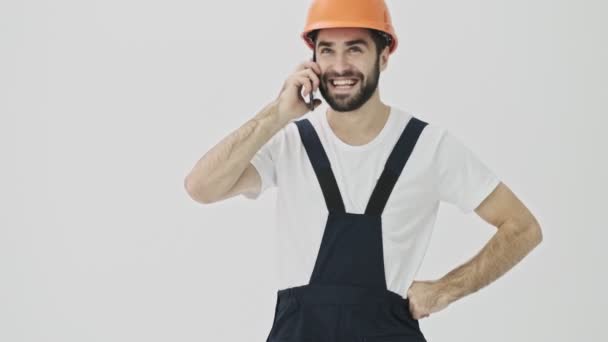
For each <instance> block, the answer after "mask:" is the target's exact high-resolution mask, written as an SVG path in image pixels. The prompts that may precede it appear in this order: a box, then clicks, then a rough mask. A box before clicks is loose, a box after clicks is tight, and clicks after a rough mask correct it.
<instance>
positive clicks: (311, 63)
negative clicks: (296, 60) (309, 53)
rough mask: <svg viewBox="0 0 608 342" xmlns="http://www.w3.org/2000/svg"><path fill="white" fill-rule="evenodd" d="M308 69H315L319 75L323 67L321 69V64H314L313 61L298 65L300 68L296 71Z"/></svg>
mask: <svg viewBox="0 0 608 342" xmlns="http://www.w3.org/2000/svg"><path fill="white" fill-rule="evenodd" d="M306 68H311V69H313V71H314V72H315V73H317V74H320V73H321V67H319V64H317V63H316V62H313V61H305V62H302V63H300V64H299V65H298V67H297V68H296V71H301V70H304V69H306Z"/></svg>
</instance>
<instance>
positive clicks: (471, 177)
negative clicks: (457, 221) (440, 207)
mask: <svg viewBox="0 0 608 342" xmlns="http://www.w3.org/2000/svg"><path fill="white" fill-rule="evenodd" d="M434 163H435V170H436V177H437V182H436V185H437V191H438V196H439V199H440V200H441V201H445V202H448V203H452V204H454V205H455V206H457V207H458V208H459V209H460V211H461V212H462V213H464V214H468V213H471V212H472V211H473V210H474V209H475V208H477V206H478V205H479V204H481V202H483V200H484V199H485V198H486V197H487V196H488V195H489V194H490V193H491V192H492V191H493V190H494V189H495V188H496V186H497V185H498V184H499V183H500V179H499V178H498V176H497V175H496V174H495V173H494V172H493V171H492V169H490V168H489V167H488V166H487V165H486V164H485V163H484V162H483V161H481V160H480V159H479V158H478V157H477V155H476V154H475V153H474V152H473V151H472V150H471V149H470V148H468V147H467V146H466V145H465V144H464V143H463V142H462V141H461V140H460V139H459V138H457V137H455V136H454V135H453V134H452V133H451V132H450V131H449V130H445V129H444V130H443V132H442V135H441V137H440V140H439V144H438V147H437V153H436V155H435V160H434Z"/></svg>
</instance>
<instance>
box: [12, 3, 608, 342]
mask: <svg viewBox="0 0 608 342" xmlns="http://www.w3.org/2000/svg"><path fill="white" fill-rule="evenodd" d="M387 3H388V5H389V7H390V9H391V14H392V16H393V20H394V24H395V27H396V30H397V33H398V36H399V39H400V45H399V48H398V50H397V51H396V53H395V54H393V55H391V59H390V61H389V67H388V69H387V70H386V71H385V72H384V73H383V74H382V76H381V84H380V86H381V90H382V98H383V100H384V101H385V102H387V103H389V104H392V105H396V106H398V107H401V108H404V109H406V110H410V111H412V112H414V113H417V114H418V115H419V116H420V117H421V118H423V119H425V120H428V121H433V122H436V123H440V124H442V125H444V126H445V127H448V128H450V129H451V130H452V131H453V132H454V133H456V134H457V135H458V136H459V137H461V138H462V139H463V140H464V142H466V143H467V144H468V145H469V146H470V147H471V148H472V149H473V150H474V151H475V152H476V153H477V154H478V155H479V156H480V157H481V158H482V159H483V160H484V161H485V162H486V163H487V164H488V165H489V166H490V167H492V168H493V169H494V170H495V172H496V173H497V174H498V175H499V176H500V177H501V178H502V180H503V181H504V182H505V183H506V184H507V185H508V186H510V187H511V188H512V190H513V191H514V192H515V193H516V194H517V195H518V196H519V197H520V198H521V199H522V200H523V201H524V203H525V204H526V205H528V207H529V208H530V209H531V210H532V212H533V213H534V214H535V215H536V217H537V218H538V220H539V221H540V223H541V225H542V227H543V232H544V241H543V242H542V244H541V245H539V247H538V248H537V249H535V250H534V251H533V252H532V253H531V254H530V255H529V256H528V257H527V258H526V259H524V261H522V263H520V264H518V265H516V266H515V268H514V269H512V270H511V271H510V272H509V273H507V274H506V275H505V276H503V277H502V278H499V279H498V280H497V281H496V282H494V283H492V284H491V285H490V286H488V287H486V288H484V289H482V290H480V291H479V292H477V293H475V294H473V295H471V296H468V297H465V298H463V299H461V300H460V301H458V302H455V303H453V304H452V305H450V306H449V307H448V308H446V309H445V310H443V311H440V312H438V313H435V314H433V315H431V316H430V317H427V318H424V319H422V320H421V321H420V324H421V328H422V330H423V332H424V333H425V335H426V336H427V338H428V340H429V341H431V342H432V341H495V342H499V341H552V342H557V341H606V340H608V333H607V332H606V330H605V317H606V313H605V310H606V307H608V300H607V295H606V288H607V287H608V281H607V277H606V260H607V257H608V255H607V254H608V253H607V252H606V251H605V250H602V247H604V246H605V245H606V241H607V240H608V233H607V228H608V227H606V223H605V222H606V219H605V214H606V212H605V210H606V202H607V200H606V195H605V194H606V190H607V188H608V187H607V185H608V182H607V181H606V178H605V177H606V174H608V161H607V157H606V156H607V155H608V152H607V146H608V138H606V134H605V132H606V126H607V125H608V120H607V119H606V116H607V115H608V103H607V98H608V66H607V63H606V61H607V60H608V37H607V33H608V23H607V22H606V20H605V17H606V13H608V5H607V4H606V2H604V1H600V0H597V1H592V0H586V1H574V0H571V1H564V0H562V1H559V0H557V1H556V0H553V1H549V0H537V1H523V0H511V1H480V0H477V1H473V0H464V1H457V2H456V1H431V2H429V1H398V0H393V1H387ZM307 6H308V2H307V1H281V0H273V1H238V2H237V1H223V2H204V1H187V0H174V1H166V0H165V1H159V0H154V1H150V0H148V1H142V0H139V1H138V0H121V1H117V0H105V1H100V0H93V1H75V0H72V1H69V0H57V1H34V0H21V1H16V0H12V1H11V0H3V1H2V2H0V156H1V160H0V340H1V341H11V342H17V341H45V342H51V341H113V342H117V341H147V342H152V341H184V342H185V341H238V340H248V341H264V340H265V338H266V336H267V334H268V331H269V329H270V326H271V324H272V318H273V310H274V305H275V302H274V300H275V296H276V293H275V288H274V281H275V278H274V277H275V275H274V273H273V272H274V268H273V262H274V257H275V255H274V249H273V248H274V245H273V243H274V234H273V227H272V222H273V209H274V199H275V192H274V190H270V191H269V192H268V193H265V194H264V195H262V196H261V197H260V198H259V199H258V200H257V201H251V200H248V199H245V198H244V197H239V198H233V199H230V200H227V201H224V202H220V203H215V204H211V205H201V204H198V203H196V202H194V201H192V200H191V199H190V198H189V197H188V196H187V194H186V192H185V190H184V188H183V178H184V176H185V175H186V174H187V172H189V171H190V169H191V167H192V166H193V165H194V163H195V162H196V161H197V160H198V159H199V158H200V157H201V156H202V155H203V153H204V152H206V151H207V150H208V149H209V148H211V147H212V146H213V145H214V144H215V143H217V142H218V141H219V140H220V139H221V138H223V137H224V136H226V135H227V134H229V133H230V132H232V131H233V130H234V129H236V128H238V127H239V126H240V125H241V124H243V123H244V122H245V121H247V120H248V119H249V118H250V117H252V116H253V115H254V114H255V113H256V112H257V111H258V110H259V109H260V108H262V107H263V106H264V105H265V104H266V103H268V101H270V100H271V99H273V98H274V97H275V96H276V94H277V91H278V90H279V88H280V86H281V84H282V83H283V80H284V78H285V77H286V76H287V75H288V73H289V72H291V70H292V69H293V68H294V67H295V66H296V65H297V64H298V63H300V62H301V61H303V60H306V59H308V58H309V57H310V52H309V50H307V48H306V47H305V46H304V43H303V42H302V41H301V40H300V38H299V34H300V30H301V29H302V27H303V25H304V19H305V15H306V9H307ZM493 232H494V228H492V227H491V226H488V225H487V224H486V223H485V222H483V221H481V219H479V218H478V217H477V216H475V215H470V216H464V215H461V214H460V213H459V211H458V210H457V209H456V208H455V207H452V206H450V205H442V207H441V210H440V215H439V218H438V221H437V226H436V228H435V232H434V235H433V240H432V242H431V246H430V249H429V250H428V252H427V256H426V259H425V262H424V264H423V266H422V269H421V270H420V272H419V275H418V277H417V279H419V280H424V279H436V278H438V277H440V276H442V275H443V274H445V273H446V272H448V271H449V270H451V269H452V268H453V267H456V266H457V265H459V264H461V263H462V262H464V261H466V260H467V259H468V258H469V257H471V256H472V255H474V254H475V253H476V252H477V251H478V250H479V249H480V248H481V247H482V246H483V244H484V243H485V242H486V241H487V240H488V239H489V238H490V237H491V235H492V234H493Z"/></svg>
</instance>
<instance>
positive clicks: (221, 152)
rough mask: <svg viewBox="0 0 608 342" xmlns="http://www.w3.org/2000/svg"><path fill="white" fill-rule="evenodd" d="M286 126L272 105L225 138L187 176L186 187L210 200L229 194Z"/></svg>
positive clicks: (192, 192)
mask: <svg viewBox="0 0 608 342" xmlns="http://www.w3.org/2000/svg"><path fill="white" fill-rule="evenodd" d="M287 122H288V121H287V120H286V119H284V118H283V117H281V116H280V115H279V113H278V112H277V106H276V102H275V101H273V102H271V103H269V104H268V105H266V106H265V107H264V108H263V109H261V110H260V111H259V112H258V113H257V114H256V115H255V116H254V117H253V118H251V119H250V120H248V121H247V122H245V123H244V124H243V125H241V127H239V128H238V129H236V130H234V131H233V132H232V133H230V134H229V135H228V136H226V137H225V138H223V139H222V140H221V141H220V142H219V143H217V144H216V145H215V146H214V147H212V148H211V149H210V150H209V151H207V152H206V153H205V154H204V155H203V156H202V157H201V158H200V160H199V161H198V162H197V163H196V164H195V165H194V167H193V168H192V170H191V171H190V173H189V174H188V175H187V176H186V179H185V183H186V187H187V188H188V191H189V193H190V194H191V196H193V197H195V198H200V199H206V200H209V199H213V198H218V197H221V196H222V195H223V194H224V193H226V192H227V191H229V190H230V189H231V188H232V186H233V185H234V184H235V182H236V181H237V180H238V178H239V177H240V175H241V174H242V173H243V171H244V170H245V168H246V167H247V166H248V164H249V162H250V161H251V159H252V158H253V155H254V154H255V153H256V152H257V151H258V150H259V149H260V148H261V147H262V146H263V145H264V144H265V143H266V142H268V141H269V140H270V138H272V136H274V134H276V133H277V132H278V131H279V130H280V129H281V128H282V127H283V126H284V125H285V124H287Z"/></svg>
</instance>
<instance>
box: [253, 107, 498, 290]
mask: <svg viewBox="0 0 608 342" xmlns="http://www.w3.org/2000/svg"><path fill="white" fill-rule="evenodd" d="M412 115H413V114H411V113H409V112H407V111H404V110H401V109H399V108H395V107H391V111H390V115H389V118H388V121H387V122H386V124H385V125H384V127H383V129H382V130H381V131H380V133H379V134H378V135H377V136H376V137H375V138H374V139H373V140H372V141H371V142H369V143H367V144H365V145H358V146H354V145H349V144H347V143H345V142H344V141H342V140H340V138H338V137H337V136H336V135H335V133H334V132H333V130H332V129H331V127H330V126H329V123H328V121H327V116H326V110H324V109H321V108H318V109H317V110H316V111H313V112H309V113H307V114H305V115H304V116H302V117H300V118H298V120H300V119H304V118H307V119H309V121H310V122H311V124H312V125H313V127H314V129H315V131H316V132H317V134H318V136H319V139H320V140H321V143H322V145H323V148H324V149H325V152H326V153H327V157H328V158H329V161H330V164H331V167H332V171H333V173H334V175H335V178H336V182H337V184H338V188H339V190H340V194H341V196H342V198H343V201H344V207H345V210H346V212H350V213H364V211H365V207H366V205H367V202H368V200H369V198H370V196H371V193H372V190H373V188H374V186H375V185H376V181H377V179H378V178H379V177H380V174H381V173H382V170H383V168H384V165H385V163H386V160H387V158H388V156H389V154H390V152H391V151H392V149H393V147H394V145H395V143H396V142H397V140H398V139H399V136H400V135H401V133H402V132H403V129H404V128H405V126H406V124H407V123H408V120H409V119H410V118H411V117H412ZM415 116H416V117H417V118H418V119H421V120H423V121H426V122H427V123H428V125H427V126H426V127H425V128H424V129H423V130H422V133H421V134H420V137H419V138H418V141H417V143H416V145H415V146H414V150H413V151H412V154H411V155H410V158H409V159H408V161H407V163H406V165H405V167H404V169H403V171H402V173H401V175H400V177H399V179H398V180H397V183H396V184H395V187H394V188H393V191H392V193H391V195H390V197H389V199H388V202H387V203H386V207H385V208H384V211H383V213H382V243H383V251H384V266H385V275H386V284H387V288H388V289H389V290H391V291H393V292H395V293H397V294H399V295H401V296H402V297H403V298H406V297H407V294H406V292H407V289H408V288H409V287H410V285H411V283H412V281H413V280H414V277H415V276H416V273H417V271H418V269H419V267H420V265H421V264H422V260H423V258H424V254H425V252H426V249H427V247H428V244H429V241H430V237H431V233H432V230H433V226H434V223H435V219H436V216H437V211H438V209H439V203H440V201H445V202H449V203H452V204H454V205H456V206H457V207H458V208H459V209H460V211H461V212H463V213H465V214H466V213H470V212H472V211H473V210H474V209H475V208H476V207H477V206H478V205H479V204H480V203H481V202H482V200H483V199H484V198H486V196H488V195H489V194H490V193H491V192H492V190H494V188H495V187H496V186H497V185H498V183H499V182H500V180H499V178H498V177H497V176H496V175H495V174H494V173H493V172H492V170H491V169H490V168H488V167H487V166H486V165H485V164H484V163H483V162H482V161H480V160H479V159H478V158H477V157H476V155H475V154H474V153H473V152H472V151H471V150H470V149H469V148H467V147H466V146H465V145H464V144H463V143H462V142H461V141H460V140H458V139H457V138H456V137H454V136H453V135H452V134H451V133H450V132H449V131H448V130H446V129H444V128H442V127H440V126H438V125H435V124H433V123H430V122H428V121H427V120H425V119H424V118H423V117H419V116H417V115H415ZM251 164H253V166H254V167H255V168H256V170H257V171H258V173H259V174H260V177H261V179H262V186H261V190H260V192H259V193H257V194H255V193H246V194H244V196H245V197H246V198H249V199H256V198H258V197H259V195H260V194H261V193H263V192H264V191H265V190H266V189H268V188H270V187H275V186H276V187H277V197H276V213H275V214H276V216H275V232H276V234H277V240H276V241H277V243H278V246H277V251H276V252H277V253H278V254H277V256H278V258H277V267H278V276H279V277H278V279H279V284H278V289H285V288H288V287H293V286H301V285H306V284H308V283H309V280H310V276H311V274H312V271H313V267H314V265H315V260H316V257H317V253H318V251H319V247H320V245H321V239H322V237H323V230H324V228H325V223H326V221H327V215H328V210H327V206H326V204H325V200H324V197H323V193H322V191H321V187H320V184H319V181H318V180H317V178H316V175H315V173H314V170H313V168H312V165H311V163H310V160H309V159H308V155H307V153H306V150H305V148H304V145H303V144H302V140H301V138H300V134H299V131H298V128H297V126H296V124H295V123H294V122H293V121H292V122H290V123H289V124H287V125H285V126H284V127H283V128H282V129H281V130H280V131H278V132H277V133H276V134H275V135H274V136H273V137H272V138H271V139H270V140H269V141H268V142H267V143H266V144H265V145H263V146H262V148H261V149H260V150H259V151H258V152H257V153H256V154H255V155H254V157H253V159H252V160H251Z"/></svg>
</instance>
